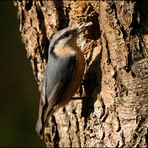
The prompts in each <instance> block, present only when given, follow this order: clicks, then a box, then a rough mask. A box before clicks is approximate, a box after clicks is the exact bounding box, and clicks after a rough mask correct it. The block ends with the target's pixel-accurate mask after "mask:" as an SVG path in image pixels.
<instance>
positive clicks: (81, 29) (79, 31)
mask: <svg viewBox="0 0 148 148" xmlns="http://www.w3.org/2000/svg"><path fill="white" fill-rule="evenodd" d="M91 25H92V22H86V23H83V24H81V25H80V26H79V27H78V29H77V34H80V33H81V32H83V31H85V30H86V29H87V28H88V27H89V26H91Z"/></svg>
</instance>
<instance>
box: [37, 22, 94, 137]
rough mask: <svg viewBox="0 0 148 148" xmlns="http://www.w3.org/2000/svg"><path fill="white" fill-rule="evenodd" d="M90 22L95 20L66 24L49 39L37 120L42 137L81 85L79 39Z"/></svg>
mask: <svg viewBox="0 0 148 148" xmlns="http://www.w3.org/2000/svg"><path fill="white" fill-rule="evenodd" d="M91 25H92V22H84V23H82V24H81V25H79V26H78V27H67V28H65V29H62V30H60V31H58V32H57V33H55V34H54V35H53V37H52V38H51V40H50V44H49V49H48V61H47V64H46V69H45V73H44V77H43V82H42V85H41V94H40V102H39V113H38V120H37V123H36V132H37V134H38V135H39V136H40V138H41V139H43V135H44V129H45V125H46V123H47V121H48V118H49V117H50V116H51V115H52V114H53V113H54V112H55V111H57V110H58V109H59V108H60V107H64V106H65V105H66V104H68V102H70V100H71V98H72V97H73V95H74V94H75V93H76V91H77V90H78V88H79V86H80V83H81V81H82V79H83V75H84V70H85V59H84V55H83V53H82V51H81V49H80V48H79V47H78V45H77V38H78V36H79V34H80V33H81V32H84V31H85V30H87V29H88V27H89V26H91Z"/></svg>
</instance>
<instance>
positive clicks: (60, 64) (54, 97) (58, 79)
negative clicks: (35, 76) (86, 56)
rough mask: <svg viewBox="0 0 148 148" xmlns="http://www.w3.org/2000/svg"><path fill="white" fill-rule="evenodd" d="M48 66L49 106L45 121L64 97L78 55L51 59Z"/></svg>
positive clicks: (46, 85) (46, 86)
mask: <svg viewBox="0 0 148 148" xmlns="http://www.w3.org/2000/svg"><path fill="white" fill-rule="evenodd" d="M48 62H50V63H49V64H48V66H49V67H48V68H47V70H46V73H45V74H46V77H45V78H46V80H45V96H46V99H47V100H46V102H47V108H46V111H45V113H44V115H43V116H44V121H45V120H46V118H47V116H48V114H49V112H50V111H51V109H52V108H53V106H55V105H56V104H57V102H59V101H60V99H62V96H63V95H64V90H66V88H67V87H68V84H69V82H70V80H71V78H72V76H73V73H74V70H75V66H76V57H75V56H69V57H66V58H64V59H62V58H61V59H58V60H57V59H55V60H53V59H51V60H50V59H49V61H48Z"/></svg>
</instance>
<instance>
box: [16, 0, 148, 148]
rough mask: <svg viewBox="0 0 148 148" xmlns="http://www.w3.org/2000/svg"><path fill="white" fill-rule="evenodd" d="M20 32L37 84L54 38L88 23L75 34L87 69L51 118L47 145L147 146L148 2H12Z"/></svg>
mask: <svg viewBox="0 0 148 148" xmlns="http://www.w3.org/2000/svg"><path fill="white" fill-rule="evenodd" d="M15 3H16V5H17V8H18V18H19V20H20V32H21V35H22V40H23V42H24V44H25V47H26V50H27V56H28V57H29V59H30V61H31V63H32V68H33V72H34V76H35V78H36V80H37V83H38V85H39V86H40V85H41V81H42V78H43V73H44V70H45V67H46V62H47V58H48V57H47V53H48V46H49V43H50V38H51V36H52V35H53V34H54V33H55V32H57V31H58V30H61V29H63V28H65V27H67V26H77V25H78V24H80V23H81V22H84V21H92V22H93V26H92V28H91V29H90V30H89V31H88V32H87V33H85V35H82V36H81V37H80V38H79V39H78V45H79V46H80V47H81V49H83V50H84V49H85V50H86V51H87V52H86V53H85V59H86V71H85V74H84V80H83V83H82V87H80V88H81V89H79V91H78V92H77V94H76V95H77V96H81V95H82V96H85V97H83V99H80V100H71V101H70V103H69V104H68V105H66V106H65V107H64V108H62V109H60V110H58V111H57V112H56V113H54V115H53V116H52V117H50V118H49V125H48V126H47V127H46V133H45V139H44V140H45V143H46V145H47V146H48V147H50V146H52V147H55V146H60V147H123V146H124V147H127V146H128V147H129V146H132V147H138V146H140V147H146V146H148V32H147V31H148V15H147V13H148V2H147V0H142V1H138V0H136V1H134V2H133V1H132V0H128V1H116V0H112V1H91V0H90V1H79V0H77V1H68V0H67V1H64V0H63V1H62V0H61V1H58V0H50V1H41V0H38V1H35V0H34V1H33V0H30V1H20V0H16V2H15Z"/></svg>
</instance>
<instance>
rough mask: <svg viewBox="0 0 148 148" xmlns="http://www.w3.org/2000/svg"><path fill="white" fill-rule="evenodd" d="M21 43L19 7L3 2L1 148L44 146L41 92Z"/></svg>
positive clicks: (0, 3) (0, 26) (0, 10)
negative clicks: (39, 130)
mask: <svg viewBox="0 0 148 148" xmlns="http://www.w3.org/2000/svg"><path fill="white" fill-rule="evenodd" d="M26 57H27V56H26V50H25V47H24V45H23V43H22V42H21V33H20V32H19V21H18V19H17V8H16V7H14V5H13V1H8V0H3V1H2V0H1V1H0V147H8V146H9V147H41V146H44V144H43V141H41V140H40V138H39V136H38V135H37V134H36V132H35V124H36V120H37V114H38V102H39V92H38V88H37V84H36V81H35V79H34V76H33V73H32V68H31V64H30V61H29V59H27V58H26Z"/></svg>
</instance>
